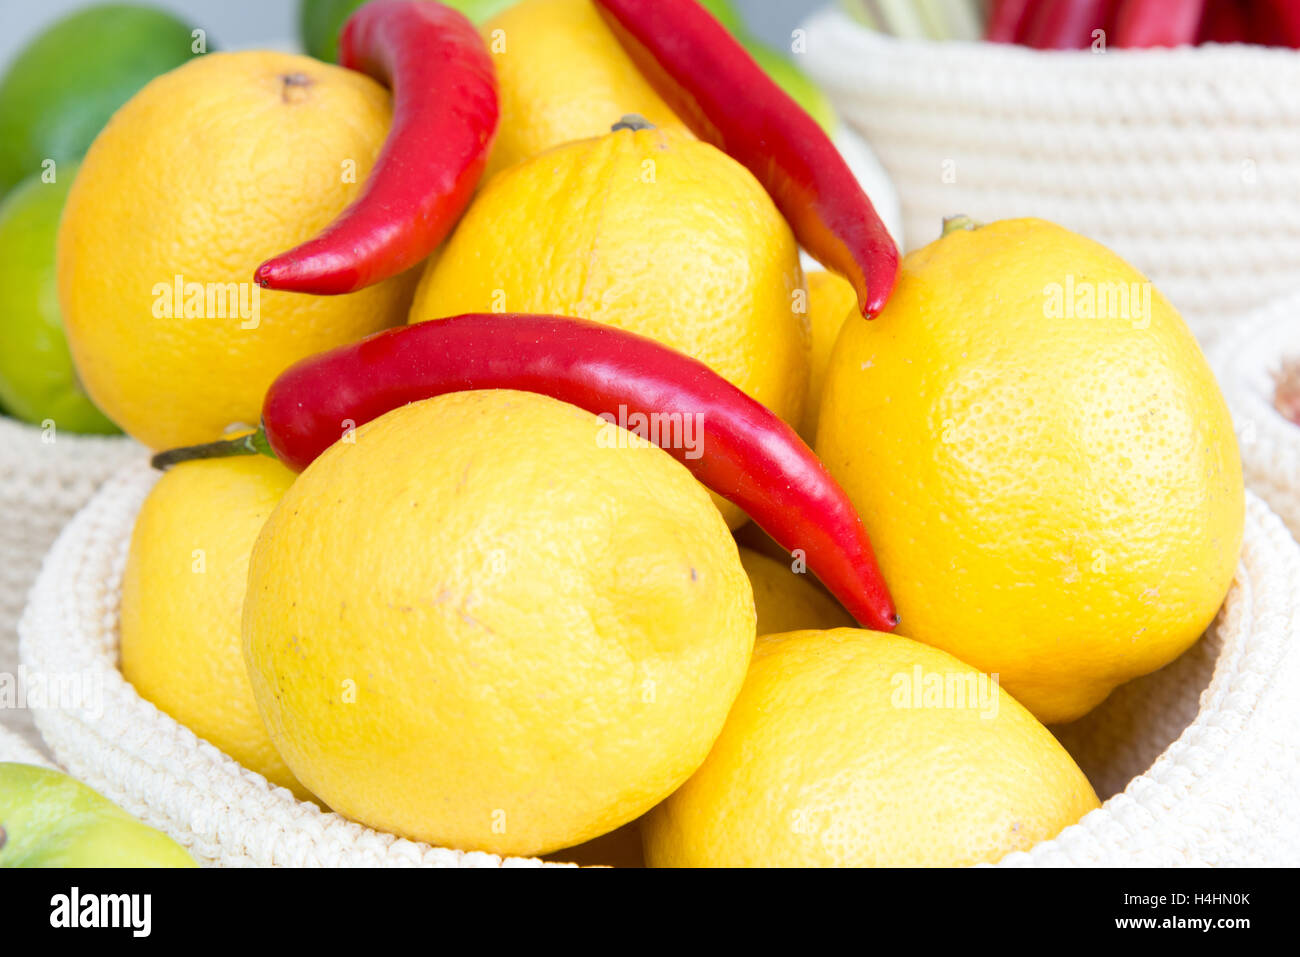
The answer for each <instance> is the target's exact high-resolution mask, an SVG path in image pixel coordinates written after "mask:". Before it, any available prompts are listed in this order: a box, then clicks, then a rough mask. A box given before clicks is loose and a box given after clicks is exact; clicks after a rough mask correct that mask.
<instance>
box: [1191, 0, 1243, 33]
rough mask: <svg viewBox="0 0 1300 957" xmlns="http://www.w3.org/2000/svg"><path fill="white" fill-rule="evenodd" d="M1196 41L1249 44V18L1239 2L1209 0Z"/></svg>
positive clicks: (1233, 0)
mask: <svg viewBox="0 0 1300 957" xmlns="http://www.w3.org/2000/svg"><path fill="white" fill-rule="evenodd" d="M1196 39H1197V42H1199V43H1247V42H1249V40H1250V18H1249V17H1248V16H1247V11H1246V8H1245V6H1244V4H1243V3H1242V2H1241V0H1209V3H1207V4H1206V6H1205V16H1204V17H1202V18H1201V29H1200V31H1199V32H1198V33H1197V37H1196Z"/></svg>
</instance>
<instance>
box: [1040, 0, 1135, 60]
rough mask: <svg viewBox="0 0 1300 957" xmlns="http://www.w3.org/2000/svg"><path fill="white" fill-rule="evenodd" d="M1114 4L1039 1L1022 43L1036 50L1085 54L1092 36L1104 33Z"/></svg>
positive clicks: (1109, 1) (1086, 0)
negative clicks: (1076, 51)
mask: <svg viewBox="0 0 1300 957" xmlns="http://www.w3.org/2000/svg"><path fill="white" fill-rule="evenodd" d="M1114 10H1115V0H1040V2H1039V3H1037V4H1035V6H1034V10H1033V14H1032V16H1031V17H1030V19H1029V20H1028V22H1027V23H1026V24H1025V30H1024V35H1023V36H1022V37H1021V42H1022V43H1025V44H1026V45H1028V46H1031V47H1034V48H1035V49H1038V50H1086V49H1087V48H1088V47H1090V46H1091V45H1092V42H1093V35H1092V34H1093V32H1094V31H1095V30H1106V29H1107V27H1108V26H1109V24H1110V20H1111V17H1112V16H1113V14H1114Z"/></svg>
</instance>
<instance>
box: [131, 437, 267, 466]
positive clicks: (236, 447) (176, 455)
mask: <svg viewBox="0 0 1300 957" xmlns="http://www.w3.org/2000/svg"><path fill="white" fill-rule="evenodd" d="M235 455H266V456H269V457H270V458H275V453H274V452H273V451H271V443H270V442H268V441H267V438H266V432H265V430H263V429H262V428H261V426H259V427H258V428H257V429H256V430H255V431H252V432H248V433H246V434H244V435H241V436H238V437H236V438H233V439H219V440H218V441H216V442H203V443H201V444H199V445H186V446H182V447H181V448H179V449H168V450H167V451H166V452H159V453H158V454H157V455H155V456H154V457H153V458H151V459H150V460H149V464H150V465H152V466H153V467H154V468H156V469H158V470H159V471H166V470H167V469H169V468H171V467H172V466H173V465H179V464H180V463H181V462H194V461H197V460H198V459H224V458H230V457H231V456H235Z"/></svg>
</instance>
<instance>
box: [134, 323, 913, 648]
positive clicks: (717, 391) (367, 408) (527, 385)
mask: <svg viewBox="0 0 1300 957" xmlns="http://www.w3.org/2000/svg"><path fill="white" fill-rule="evenodd" d="M474 389H517V390H519V391H523V392H536V393H539V394H541V395H549V396H552V397H554V398H556V399H560V400H562V401H564V402H568V403H570V404H572V405H576V406H578V407H579V408H583V409H586V410H587V411H589V412H593V413H595V414H597V415H600V414H602V413H604V414H608V415H610V416H613V417H615V418H618V417H619V416H620V412H621V411H623V410H626V413H627V416H629V417H630V416H633V415H635V414H638V413H640V414H642V415H645V416H647V417H648V416H651V415H654V414H659V415H664V414H667V415H669V416H673V415H678V416H692V417H695V416H698V418H693V419H692V420H691V421H697V422H699V427H700V429H701V433H700V440H699V443H698V444H696V445H695V450H696V451H698V453H699V454H698V455H696V454H694V453H693V451H692V449H682V448H665V451H666V452H668V453H669V454H670V455H672V456H673V458H675V459H677V460H678V461H679V462H681V463H682V464H683V465H685V466H686V467H687V468H688V469H690V470H691V472H692V473H693V474H694V475H695V477H696V478H697V479H699V480H700V481H701V482H703V483H704V484H705V485H706V486H708V487H709V488H711V489H713V491H715V492H717V493H718V494H719V495H721V496H722V497H723V498H726V499H728V500H729V501H731V502H734V503H735V504H737V505H739V506H740V507H741V508H743V509H744V510H745V511H746V512H748V513H749V515H750V517H751V518H753V519H754V521H756V522H757V523H758V524H759V526H760V527H762V528H763V530H764V531H766V532H767V533H768V534H769V535H771V536H772V537H773V538H774V539H776V540H777V541H778V542H779V543H780V544H781V545H782V546H783V547H785V548H786V549H788V550H791V551H793V550H794V549H796V548H799V549H802V550H803V551H804V553H805V554H806V555H807V556H808V567H809V568H811V569H812V571H813V573H814V574H816V575H817V577H818V578H820V579H821V580H822V582H823V583H824V584H825V585H826V587H827V588H829V589H830V590H831V593H832V594H834V595H835V597H836V598H838V599H839V600H840V602H841V603H843V605H844V607H845V608H847V609H848V611H849V612H850V613H851V614H852V615H853V616H854V617H855V618H856V619H857V620H858V621H860V622H861V623H862V624H863V625H865V626H867V627H869V628H874V629H877V630H880V631H889V630H890V629H892V628H893V627H894V626H895V625H896V624H897V623H898V616H897V614H896V613H895V611H894V605H893V602H892V600H891V599H890V597H889V590H888V588H887V587H886V585H885V582H884V580H883V578H882V577H881V575H880V569H879V567H878V566H877V565H876V559H875V556H874V554H873V553H872V550H871V542H870V541H869V540H868V538H867V532H866V529H865V528H864V527H863V524H862V519H861V518H859V516H858V513H857V511H856V510H855V509H854V507H853V503H852V502H850V501H849V498H848V495H847V494H846V493H845V492H844V490H843V489H842V488H840V486H839V484H838V483H837V482H836V481H835V480H834V479H833V478H832V477H831V475H830V473H829V472H827V471H826V467H825V466H824V465H822V463H821V461H820V460H819V459H818V458H817V456H816V455H814V454H813V452H812V450H811V449H809V448H808V446H806V445H804V443H803V441H802V440H801V439H800V438H799V436H798V435H796V434H795V432H794V430H793V429H791V428H790V426H788V425H786V424H785V423H784V422H782V421H781V420H780V419H779V418H777V417H776V416H775V415H774V414H772V412H770V411H769V410H768V409H767V408H766V407H765V406H763V405H761V404H760V403H758V402H756V401H754V400H753V399H751V398H750V397H749V396H747V395H746V394H745V393H744V392H742V391H740V390H739V389H737V388H736V387H735V386H733V385H732V384H731V383H729V382H728V381H727V380H726V379H724V378H722V377H721V376H720V375H718V374H717V373H716V372H714V371H713V370H711V369H710V368H709V367H708V366H706V365H704V364H703V363H701V362H698V361H696V360H695V359H692V358H690V357H689V356H686V355H683V354H682V353H679V352H677V351H675V350H673V349H670V348H668V347H667V346H664V345H660V344H659V343H658V342H655V341H654V340H651V339H646V338H643V337H642V336H638V335H635V334H634V333H630V332H625V331H623V330H620V329H616V328H614V327H612V326H606V325H603V324H601V323H596V322H588V321H586V320H583V319H566V318H562V317H558V316H529V315H499V314H490V313H489V314H471V315H464V316H455V317H453V318H450V319H440V320H436V321H434V322H425V323H420V324H418V325H414V326H405V327H402V328H400V329H390V330H388V331H386V332H380V333H377V334H375V335H373V336H370V337H369V338H367V339H363V340H361V341H360V342H356V343H352V344H350V345H346V346H342V347H340V348H337V349H334V350H331V351H329V352H324V353H321V354H320V355H317V356H312V357H310V358H307V359H304V360H302V361H301V362H299V363H297V364H296V365H294V366H291V367H290V368H289V369H287V370H286V371H284V372H283V373H281V374H280V376H279V378H277V379H276V380H275V382H274V383H272V385H271V388H270V389H269V390H268V391H267V393H266V399H265V401H264V402H263V404H262V425H261V428H260V429H259V430H258V432H255V433H253V434H252V435H250V436H244V437H241V438H238V439H234V440H227V441H223V442H213V443H209V444H208V445H202V446H193V447H190V448H187V449H174V450H172V451H170V452H163V453H160V454H159V455H156V456H154V465H155V466H156V467H158V468H166V467H167V466H169V465H172V464H174V463H176V462H181V461H185V460H187V459H193V458H211V457H214V456H218V455H243V454H250V453H254V452H263V453H267V454H274V456H275V457H276V458H278V459H279V460H280V461H281V462H283V463H284V464H285V465H287V466H288V467H289V468H291V469H294V470H295V471H302V470H303V469H305V468H306V467H307V466H308V465H310V464H311V462H312V461H313V460H314V459H315V458H316V457H317V456H318V455H320V454H321V453H322V452H323V451H325V449H326V448H328V447H329V446H330V445H332V444H333V443H334V442H336V441H337V440H338V439H339V438H340V437H341V436H342V435H343V434H344V431H345V430H346V429H347V428H351V427H356V426H360V425H362V424H363V423H365V422H369V421H371V420H372V419H375V418H378V417H379V416H381V415H383V414H384V413H385V412H388V411H391V410H392V409H396V408H398V407H400V406H403V405H406V404H407V403H410V402H416V401H419V400H421V399H428V398H432V397H433V396H437V395H443V394H445V393H448V392H464V391H468V390H474ZM622 421H628V419H623V420H622ZM661 421H663V420H661ZM667 421H672V420H671V419H669V420H667ZM645 437H646V438H650V437H651V436H645ZM670 444H671V443H670Z"/></svg>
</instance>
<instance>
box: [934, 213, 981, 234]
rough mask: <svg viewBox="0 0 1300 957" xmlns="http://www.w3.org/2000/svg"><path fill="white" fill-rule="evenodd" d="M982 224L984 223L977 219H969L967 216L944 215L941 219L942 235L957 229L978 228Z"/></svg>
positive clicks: (968, 229)
mask: <svg viewBox="0 0 1300 957" xmlns="http://www.w3.org/2000/svg"><path fill="white" fill-rule="evenodd" d="M983 225H984V224H983V223H981V222H980V221H979V220H976V219H971V218H970V217H969V216H945V217H944V220H943V233H942V236H947V235H948V234H949V233H955V232H957V230H959V229H965V230H967V231H970V230H975V229H979V228H980V227H981V226H983Z"/></svg>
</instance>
